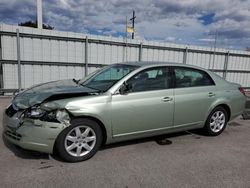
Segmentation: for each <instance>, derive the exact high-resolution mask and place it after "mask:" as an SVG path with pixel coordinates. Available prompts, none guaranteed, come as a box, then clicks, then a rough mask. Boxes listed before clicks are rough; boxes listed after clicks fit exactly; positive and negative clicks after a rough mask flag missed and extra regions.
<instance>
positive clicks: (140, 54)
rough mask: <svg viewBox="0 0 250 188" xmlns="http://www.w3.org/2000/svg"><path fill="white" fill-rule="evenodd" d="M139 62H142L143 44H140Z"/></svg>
mask: <svg viewBox="0 0 250 188" xmlns="http://www.w3.org/2000/svg"><path fill="white" fill-rule="evenodd" d="M139 61H142V42H141V43H140V46H139Z"/></svg>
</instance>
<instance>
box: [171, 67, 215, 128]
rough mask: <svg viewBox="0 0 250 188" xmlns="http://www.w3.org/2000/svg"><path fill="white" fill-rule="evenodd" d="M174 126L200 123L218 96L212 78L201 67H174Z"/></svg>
mask: <svg viewBox="0 0 250 188" xmlns="http://www.w3.org/2000/svg"><path fill="white" fill-rule="evenodd" d="M173 71H174V77H175V89H174V95H175V112H174V126H180V125H192V124H193V125H195V124H197V125H198V124H200V123H201V122H203V121H204V119H205V118H206V115H207V112H208V109H209V107H210V105H211V104H212V103H213V101H214V100H215V97H216V87H215V83H214V81H213V80H212V78H211V77H210V76H209V75H208V74H207V73H206V72H205V71H202V70H199V69H193V68H188V67H174V68H173Z"/></svg>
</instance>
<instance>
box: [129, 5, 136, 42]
mask: <svg viewBox="0 0 250 188" xmlns="http://www.w3.org/2000/svg"><path fill="white" fill-rule="evenodd" d="M135 18H136V16H135V11H134V10H133V17H132V18H130V20H132V28H133V33H132V39H134V36H135Z"/></svg>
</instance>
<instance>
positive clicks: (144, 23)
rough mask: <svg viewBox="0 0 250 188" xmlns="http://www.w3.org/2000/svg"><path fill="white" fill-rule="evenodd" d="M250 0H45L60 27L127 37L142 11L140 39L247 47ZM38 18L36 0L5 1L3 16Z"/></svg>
mask: <svg viewBox="0 0 250 188" xmlns="http://www.w3.org/2000/svg"><path fill="white" fill-rule="evenodd" d="M249 7H250V0H220V1H218V0H208V1H200V0H185V1H173V0H143V1H139V0H109V1H101V0H57V1H55V0H43V13H44V21H45V22H46V23H48V24H50V25H52V26H54V27H55V29H57V30H63V31H75V32H90V33H98V34H103V35H112V36H122V35H125V23H126V16H128V18H130V17H131V16H132V10H135V11H136V25H135V30H136V36H138V38H140V39H144V38H145V39H150V40H161V41H172V42H177V43H185V44H199V45H211V42H209V41H207V40H203V39H211V38H214V33H215V32H216V31H217V32H218V45H221V47H229V46H233V47H234V48H241V49H244V48H245V47H246V46H247V45H248V43H247V42H249V40H250V8H249ZM30 19H33V20H34V19H36V1H34V0H22V1H20V0H1V2H0V20H1V22H4V23H10V24H17V23H20V22H23V21H26V20H30ZM98 31H99V32H98Z"/></svg>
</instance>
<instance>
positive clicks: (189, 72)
mask: <svg viewBox="0 0 250 188" xmlns="http://www.w3.org/2000/svg"><path fill="white" fill-rule="evenodd" d="M174 73H175V74H174V75H175V87H176V88H182V87H197V86H210V85H215V84H214V81H213V80H212V78H211V77H210V76H209V75H208V74H207V73H206V72H204V71H201V70H197V69H192V68H186V67H175V68H174Z"/></svg>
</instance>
